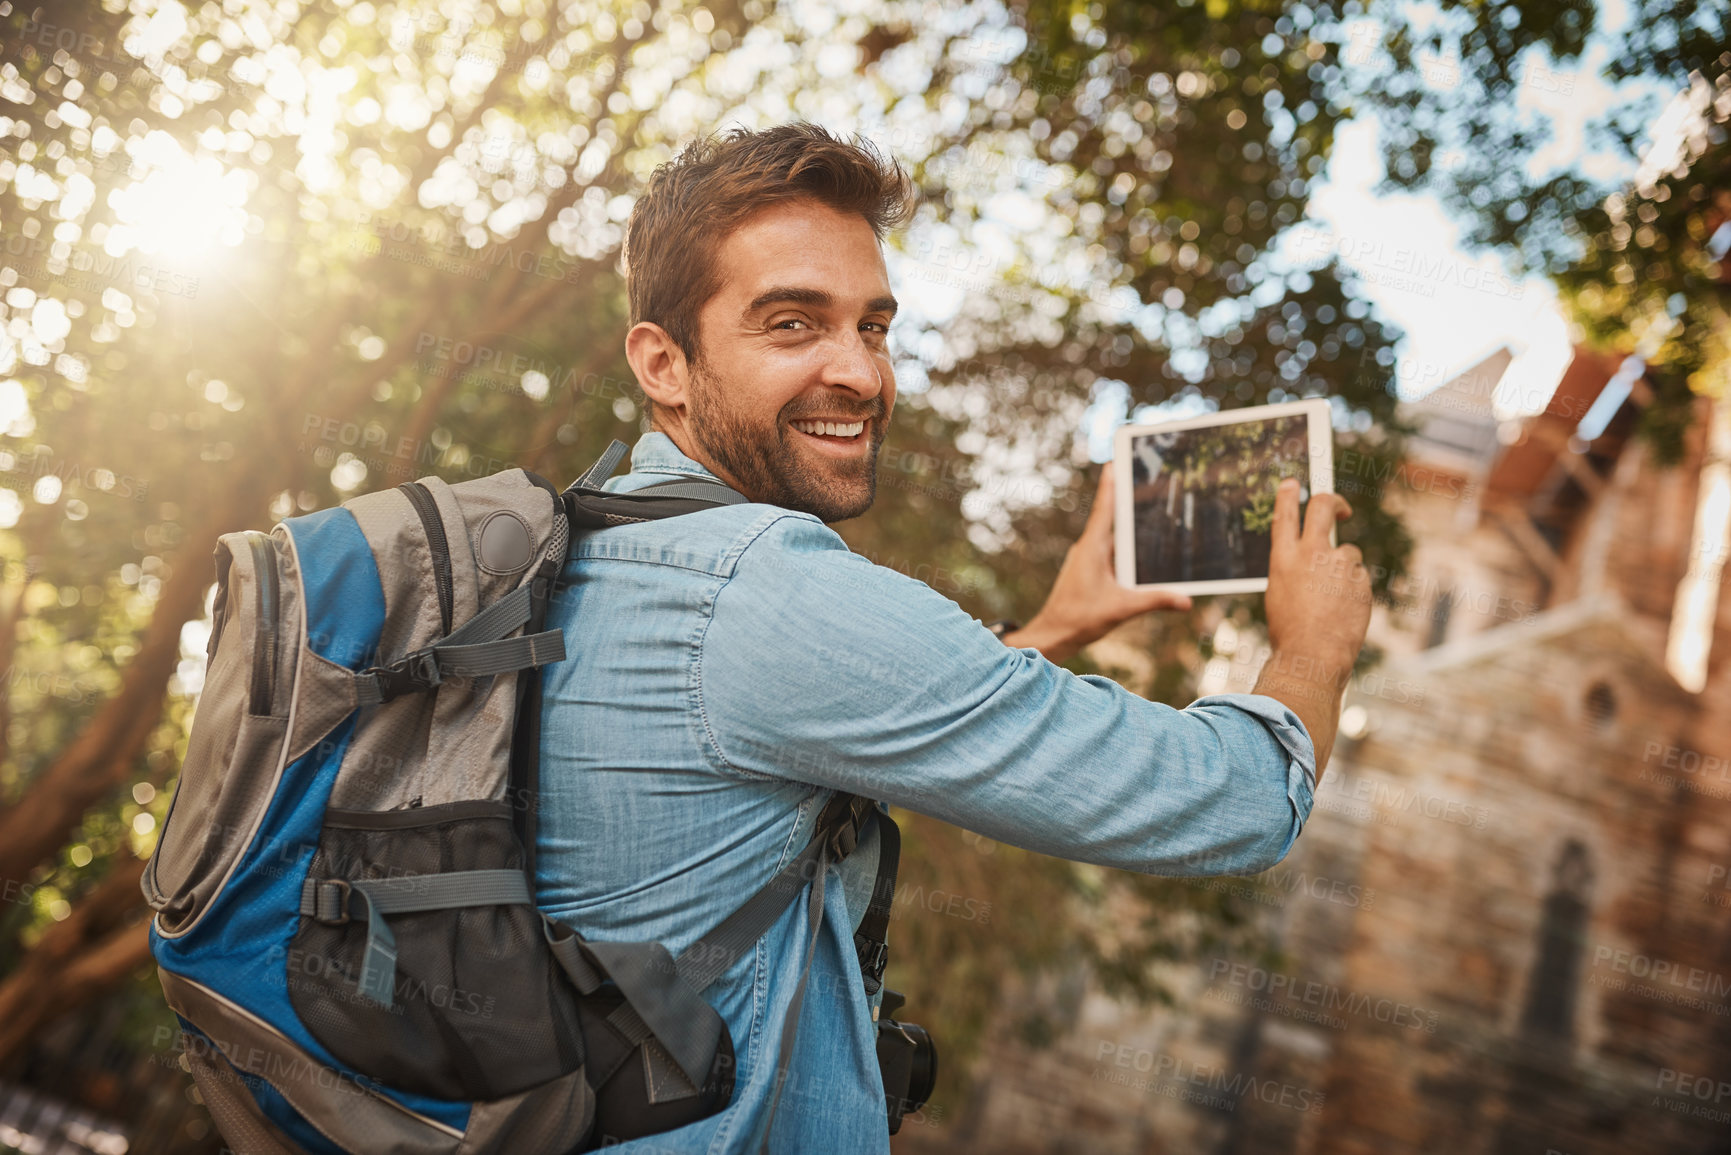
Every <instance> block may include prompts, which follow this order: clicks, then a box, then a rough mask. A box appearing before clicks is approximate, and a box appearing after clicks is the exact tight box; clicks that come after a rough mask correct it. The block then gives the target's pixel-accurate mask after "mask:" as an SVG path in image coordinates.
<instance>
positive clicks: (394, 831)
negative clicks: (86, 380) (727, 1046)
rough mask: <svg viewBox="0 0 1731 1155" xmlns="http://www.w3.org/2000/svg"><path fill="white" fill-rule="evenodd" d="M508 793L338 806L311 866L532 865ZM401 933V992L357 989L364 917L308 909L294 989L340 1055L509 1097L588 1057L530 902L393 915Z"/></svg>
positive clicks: (455, 1092)
mask: <svg viewBox="0 0 1731 1155" xmlns="http://www.w3.org/2000/svg"><path fill="white" fill-rule="evenodd" d="M522 863H523V854H522V849H521V847H520V845H519V844H518V842H517V838H516V835H515V833H514V832H513V830H512V826H511V811H510V807H509V806H507V805H506V804H504V803H502V802H498V803H495V802H453V803H446V804H443V805H439V806H427V807H416V808H412V809H405V810H389V811H378V812H368V811H352V810H351V811H344V810H328V811H326V814H325V824H324V828H323V831H322V832H321V834H320V837H319V849H318V853H317V854H316V855H315V856H314V858H313V862H312V867H311V870H310V874H309V877H312V878H320V879H323V878H333V879H334V878H342V879H349V880H354V879H387V878H389V879H403V878H414V877H419V876H422V875H431V874H443V873H447V872H450V871H462V870H498V869H521V868H522ZM386 921H387V923H388V924H389V926H390V929H391V933H392V935H393V936H394V937H395V939H396V945H397V968H396V981H395V984H394V997H393V1000H392V1005H391V1006H389V1007H385V1006H383V1005H381V1004H380V1003H377V1002H374V1001H373V1000H371V999H369V998H367V997H365V996H364V995H362V994H361V993H360V992H359V990H358V989H357V983H358V980H359V977H360V971H361V960H362V956H363V953H364V950H365V946H366V939H367V927H366V919H365V917H364V916H363V917H358V918H355V919H353V920H351V921H349V922H346V923H343V924H340V925H334V924H330V923H322V922H318V921H316V920H314V919H312V918H310V917H306V916H303V917H302V918H301V920H300V927H299V931H298V932H297V933H296V935H295V937H294V939H293V941H292V942H291V944H290V949H289V952H288V957H287V967H288V974H287V981H288V986H289V998H290V1001H291V1002H292V1003H293V1005H294V1008H295V1011H296V1012H297V1013H298V1014H299V1015H300V1017H301V1020H302V1021H303V1022H304V1023H305V1024H306V1026H307V1029H308V1030H310V1031H311V1032H312V1034H313V1036H314V1037H315V1038H317V1039H318V1040H319V1042H321V1043H323V1044H324V1045H325V1046H326V1047H328V1048H329V1049H330V1052H331V1054H333V1055H334V1056H336V1058H338V1059H339V1060H341V1061H342V1062H343V1063H345V1064H347V1065H348V1066H350V1067H352V1068H353V1069H355V1070H356V1071H359V1072H362V1073H364V1074H366V1075H369V1076H371V1077H373V1078H376V1079H378V1080H379V1081H380V1082H382V1083H384V1084H385V1085H387V1086H390V1087H394V1088H397V1089H400V1090H404V1091H411V1092H416V1093H420V1094H425V1095H433V1096H437V1097H440V1098H445V1099H498V1098H504V1097H506V1096H509V1095H514V1094H517V1093H518V1092H521V1091H525V1090H528V1089H529V1088H531V1087H536V1086H539V1085H541V1084H543V1083H546V1082H549V1081H550V1080H553V1079H557V1078H559V1077H561V1076H563V1075H567V1074H570V1073H571V1072H573V1071H575V1070H577V1069H578V1068H579V1067H581V1066H582V1064H583V1058H584V1052H583V1044H582V1035H581V1033H580V1030H579V1027H578V1017H577V1006H576V994H575V992H574V991H573V990H572V989H571V988H570V986H569V984H568V983H566V982H565V981H564V976H563V974H562V973H561V972H559V969H558V967H557V965H556V964H555V963H554V961H553V958H552V955H551V954H550V952H549V951H548V949H547V946H546V941H545V939H544V938H543V937H542V930H541V916H540V914H539V913H538V912H537V911H536V910H535V908H534V907H532V906H526V905H500V906H477V907H463V908H458V909H449V910H431V911H422V912H416V913H407V914H393V915H388V916H386Z"/></svg>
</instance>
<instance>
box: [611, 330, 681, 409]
mask: <svg viewBox="0 0 1731 1155" xmlns="http://www.w3.org/2000/svg"><path fill="white" fill-rule="evenodd" d="M625 359H626V361H628V362H630V364H631V372H632V373H634V374H636V376H637V384H639V385H640V386H642V387H643V392H644V393H645V394H646V395H647V396H648V397H649V400H651V401H653V402H654V403H655V404H656V405H658V406H660V407H661V408H662V409H666V410H671V411H674V412H679V411H682V410H683V409H684V408H685V401H686V390H687V389H689V388H690V385H691V367H690V365H689V364H688V363H687V362H686V360H685V350H683V349H681V348H680V347H679V342H677V341H675V340H674V339H673V338H672V337H671V336H669V335H668V332H667V330H666V329H663V328H662V327H661V326H660V325H657V324H656V323H655V322H653V321H639V322H638V323H637V324H635V325H633V326H631V331H630V332H629V333H627V334H625Z"/></svg>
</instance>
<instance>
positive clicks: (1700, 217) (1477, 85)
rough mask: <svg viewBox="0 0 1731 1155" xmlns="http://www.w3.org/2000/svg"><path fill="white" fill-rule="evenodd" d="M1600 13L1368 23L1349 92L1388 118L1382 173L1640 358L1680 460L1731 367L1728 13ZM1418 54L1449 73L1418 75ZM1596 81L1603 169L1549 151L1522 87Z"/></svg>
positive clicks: (1667, 450) (1532, 11) (1597, 148)
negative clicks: (1453, 213)
mask: <svg viewBox="0 0 1731 1155" xmlns="http://www.w3.org/2000/svg"><path fill="white" fill-rule="evenodd" d="M1603 15H1604V14H1603V13H1601V12H1599V11H1598V10H1597V9H1596V8H1595V6H1593V5H1591V4H1586V3H1580V2H1575V0H1563V2H1561V3H1559V2H1556V0H1498V2H1493V3H1488V4H1460V3H1445V4H1443V5H1441V13H1440V18H1439V19H1437V20H1436V21H1434V22H1433V23H1431V24H1430V25H1429V26H1428V27H1423V28H1418V27H1413V26H1411V25H1409V24H1406V23H1404V22H1399V21H1390V22H1388V23H1387V24H1385V25H1384V26H1382V27H1381V28H1377V27H1375V26H1372V27H1371V28H1370V29H1369V32H1370V35H1369V36H1368V37H1366V38H1365V39H1364V41H1363V48H1364V49H1365V50H1366V51H1363V52H1361V53H1360V57H1361V65H1362V70H1361V72H1360V73H1359V74H1358V75H1356V76H1355V77H1353V83H1352V88H1353V89H1354V90H1355V92H1356V94H1357V95H1359V97H1360V99H1363V100H1364V101H1365V102H1366V103H1368V104H1370V105H1371V106H1372V107H1374V108H1376V109H1377V110H1378V112H1379V114H1380V116H1381V119H1382V121H1383V123H1384V125H1385V126H1386V133H1385V137H1384V141H1385V148H1386V152H1387V157H1388V178H1389V181H1390V183H1391V184H1394V185H1397V186H1399V187H1404V188H1425V189H1430V190H1434V191H1435V192H1437V193H1438V194H1439V195H1441V196H1443V197H1444V198H1445V199H1446V201H1447V202H1448V203H1449V204H1451V205H1452V206H1453V207H1454V208H1455V209H1456V210H1457V211H1459V212H1460V213H1461V214H1462V215H1463V216H1464V218H1465V219H1466V220H1467V221H1468V222H1469V226H1470V233H1469V235H1470V236H1471V238H1472V239H1474V240H1476V241H1478V242H1479V243H1481V244H1485V245H1490V246H1496V247H1497V248H1499V249H1501V250H1503V251H1505V252H1507V253H1509V254H1511V255H1512V256H1514V257H1515V258H1517V259H1518V260H1519V261H1521V262H1522V263H1523V264H1524V265H1525V267H1527V268H1529V269H1532V270H1536V271H1540V272H1545V273H1549V274H1551V275H1552V276H1554V277H1555V278H1556V280H1557V282H1558V284H1559V286H1560V287H1561V288H1562V290H1563V293H1564V297H1565V300H1566V301H1567V302H1568V304H1569V305H1570V308H1571V312H1572V313H1573V315H1574V316H1575V318H1576V319H1577V320H1578V321H1579V322H1580V323H1581V324H1582V326H1583V327H1584V329H1585V331H1586V336H1587V338H1588V340H1589V341H1590V342H1591V343H1592V344H1594V345H1595V346H1598V347H1600V348H1607V349H1615V350H1617V351H1620V352H1623V353H1631V354H1638V355H1639V356H1640V357H1641V359H1642V361H1643V362H1644V369H1645V373H1646V376H1647V379H1648V380H1649V381H1651V382H1652V383H1653V385H1654V389H1653V394H1654V395H1653V396H1652V397H1649V398H1642V399H1641V400H1642V403H1643V410H1642V414H1641V422H1640V426H1639V429H1640V432H1641V434H1642V435H1643V437H1644V438H1645V439H1646V440H1647V441H1648V443H1649V444H1650V445H1651V446H1652V448H1653V449H1654V451H1655V452H1656V454H1657V457H1658V459H1659V460H1661V461H1675V460H1677V458H1678V457H1679V456H1680V455H1681V453H1682V444H1683V442H1682V436H1683V431H1684V430H1685V429H1686V428H1687V426H1688V424H1689V422H1690V419H1691V413H1692V411H1693V408H1694V406H1693V399H1694V398H1695V397H1696V396H1701V395H1706V396H1713V395H1720V394H1721V392H1722V390H1723V389H1724V381H1725V374H1726V372H1727V371H1728V369H1731V356H1728V353H1731V336H1728V333H1731V327H1728V325H1727V321H1726V313H1725V286H1726V282H1727V273H1726V271H1725V270H1726V266H1725V264H1724V263H1723V262H1724V259H1725V244H1724V242H1723V240H1722V239H1720V240H1717V241H1716V240H1715V239H1714V238H1715V236H1716V235H1719V234H1718V230H1719V229H1720V228H1721V227H1722V225H1723V223H1724V222H1725V221H1726V220H1727V219H1728V218H1731V194H1727V192H1726V188H1727V183H1726V172H1727V164H1728V163H1731V162H1728V160H1727V156H1728V152H1731V143H1728V139H1727V121H1728V120H1731V96H1728V95H1727V94H1728V93H1731V51H1727V49H1726V45H1727V44H1728V43H1731V16H1728V14H1727V12H1726V9H1725V7H1724V6H1723V5H1713V4H1706V5H1697V4H1685V3H1678V2H1676V0H1638V2H1637V3H1635V4H1633V5H1631V6H1630V7H1629V10H1628V11H1627V13H1626V17H1625V19H1624V22H1623V23H1622V24H1621V25H1620V26H1616V27H1602V26H1601V20H1602V19H1603ZM1379 33H1380V36H1379ZM1379 39H1380V42H1381V44H1382V46H1383V47H1384V48H1385V49H1386V55H1383V56H1381V57H1380V58H1379V57H1378V56H1377V55H1376V54H1374V53H1372V52H1370V51H1369V49H1370V48H1371V46H1372V43H1373V42H1375V41H1377V40H1379ZM1601 47H1602V52H1599V53H1598V54H1597V55H1595V49H1596V48H1601ZM1427 59H1428V60H1433V61H1438V60H1440V61H1443V62H1445V63H1451V64H1454V65H1455V67H1454V69H1453V71H1451V73H1450V76H1451V77H1458V79H1457V80H1456V81H1455V82H1453V83H1449V84H1441V85H1438V84H1426V83H1423V82H1421V80H1420V77H1421V75H1422V70H1421V69H1420V68H1419V67H1418V65H1419V64H1420V63H1422V62H1423V61H1424V60H1427ZM1571 66H1572V67H1574V68H1580V69H1582V70H1583V72H1582V75H1581V77H1580V78H1579V80H1577V78H1576V77H1575V76H1574V75H1572V74H1571V73H1570V72H1569V71H1568V69H1569V68H1570V67H1571ZM1593 82H1597V83H1601V84H1604V85H1607V86H1609V87H1611V89H1612V91H1613V99H1611V100H1609V101H1608V102H1606V105H1605V108H1604V111H1603V112H1601V113H1600V114H1598V115H1597V116H1595V117H1594V118H1592V119H1591V120H1590V121H1588V122H1587V123H1586V124H1585V125H1584V126H1583V127H1582V129H1581V134H1582V139H1583V150H1585V149H1591V150H1592V151H1594V152H1596V153H1598V154H1599V155H1598V158H1597V159H1598V160H1599V164H1598V165H1597V166H1595V167H1593V168H1589V167H1587V166H1586V165H1584V164H1582V163H1580V161H1579V160H1578V159H1577V160H1575V161H1573V162H1571V163H1568V164H1565V165H1562V166H1558V165H1556V164H1554V163H1547V162H1546V159H1545V153H1546V150H1547V149H1549V148H1550V147H1552V146H1553V145H1554V144H1555V143H1556V141H1557V132H1556V129H1555V127H1554V125H1552V124H1551V123H1550V121H1549V120H1548V119H1547V117H1546V116H1545V115H1544V114H1543V113H1542V112H1540V111H1535V110H1532V109H1530V108H1527V107H1526V106H1527V104H1528V102H1527V101H1523V100H1522V99H1521V98H1522V96H1523V95H1530V94H1532V93H1534V92H1535V91H1537V92H1551V93H1558V94H1561V95H1565V96H1566V95H1569V94H1571V93H1573V91H1574V88H1575V86H1576V85H1577V83H1579V84H1581V86H1582V87H1583V89H1584V88H1585V86H1586V85H1587V84H1588V83H1593Z"/></svg>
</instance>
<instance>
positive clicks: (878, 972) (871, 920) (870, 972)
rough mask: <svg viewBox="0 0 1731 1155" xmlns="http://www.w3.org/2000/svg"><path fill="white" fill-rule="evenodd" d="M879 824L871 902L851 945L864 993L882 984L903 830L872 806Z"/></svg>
mask: <svg viewBox="0 0 1731 1155" xmlns="http://www.w3.org/2000/svg"><path fill="white" fill-rule="evenodd" d="M872 817H873V818H874V819H876V821H877V825H878V873H877V879H876V880H875V881H874V882H873V883H872V897H871V902H870V904H868V905H867V906H866V912H865V917H863V918H861V919H860V920H859V929H858V930H856V931H854V935H853V945H854V949H855V950H856V951H858V952H859V970H860V977H861V978H863V979H864V980H865V988H866V997H867V998H868V999H869V998H871V997H873V996H875V995H876V994H877V993H878V991H880V990H882V989H883V985H884V967H885V966H886V965H887V964H888V963H889V957H890V949H889V934H890V910H891V908H892V907H893V906H894V904H895V899H896V867H897V865H898V864H899V863H900V860H901V856H902V831H901V827H899V826H897V825H896V820H895V819H893V818H891V817H890V816H889V815H888V814H885V813H884V812H883V811H882V810H878V809H876V808H875V807H874V808H873V813H872Z"/></svg>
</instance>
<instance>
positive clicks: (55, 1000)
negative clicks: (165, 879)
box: [0, 854, 149, 1068]
mask: <svg viewBox="0 0 1731 1155" xmlns="http://www.w3.org/2000/svg"><path fill="white" fill-rule="evenodd" d="M143 874H144V862H143V861H142V860H140V859H137V858H134V857H132V855H130V854H123V855H122V856H121V858H120V860H119V861H118V862H116V863H115V865H114V867H113V869H111V870H110V871H109V872H108V874H107V875H106V876H104V877H103V879H102V881H101V882H99V883H97V884H96V887H95V889H93V890H92V891H91V892H90V893H89V894H88V895H86V896H85V898H84V899H83V901H81V902H80V903H79V904H78V905H77V906H76V907H74V908H73V910H72V913H71V914H70V915H68V916H67V917H66V918H65V919H63V920H61V921H60V922H57V923H54V924H53V925H52V926H50V927H48V929H47V930H45V931H43V933H42V937H41V939H39V940H38V941H37V943H36V945H35V947H33V948H32V949H31V951H30V953H29V954H27V955H25V956H24V960H23V961H22V962H21V963H19V965H18V967H17V969H16V970H14V971H13V972H12V973H11V974H10V975H8V976H6V978H5V979H4V980H3V981H0V1068H3V1067H4V1066H5V1064H6V1063H7V1061H8V1060H9V1059H11V1058H12V1057H13V1056H15V1055H16V1054H18V1053H19V1051H20V1050H21V1049H22V1048H23V1047H24V1046H25V1044H27V1043H28V1042H29V1041H30V1039H31V1038H32V1036H34V1035H35V1033H36V1032H37V1031H38V1030H40V1029H41V1028H42V1027H43V1026H44V1025H46V1024H47V1023H49V1022H50V1021H52V1020H53V1019H54V1018H55V1017H56V1016H58V1015H60V1014H62V1013H63V1012H65V1011H67V1010H70V1009H71V1008H73V1007H76V1006H79V1005H81V1004H82V1003H85V1002H87V1001H88V1000H89V999H91V998H92V997H94V996H96V995H98V994H101V993H103V992H105V991H107V990H109V989H110V988H112V987H113V986H114V985H115V984H117V983H119V982H120V981H121V980H123V979H124V978H126V976H128V975H130V974H131V973H132V972H133V971H135V970H137V969H138V967H139V965H140V964H142V963H143V962H144V960H145V959H146V958H147V957H149V941H148V937H147V932H146V930H145V925H144V924H143V923H142V922H139V923H135V924H132V925H122V926H120V927H119V929H115V927H116V924H117V923H120V922H121V921H122V920H124V919H125V918H126V916H127V915H128V914H129V913H130V912H131V911H132V910H133V908H134V907H136V906H137V905H138V903H139V898H140V895H139V889H138V880H139V878H140V877H141V876H142V875H143Z"/></svg>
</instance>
